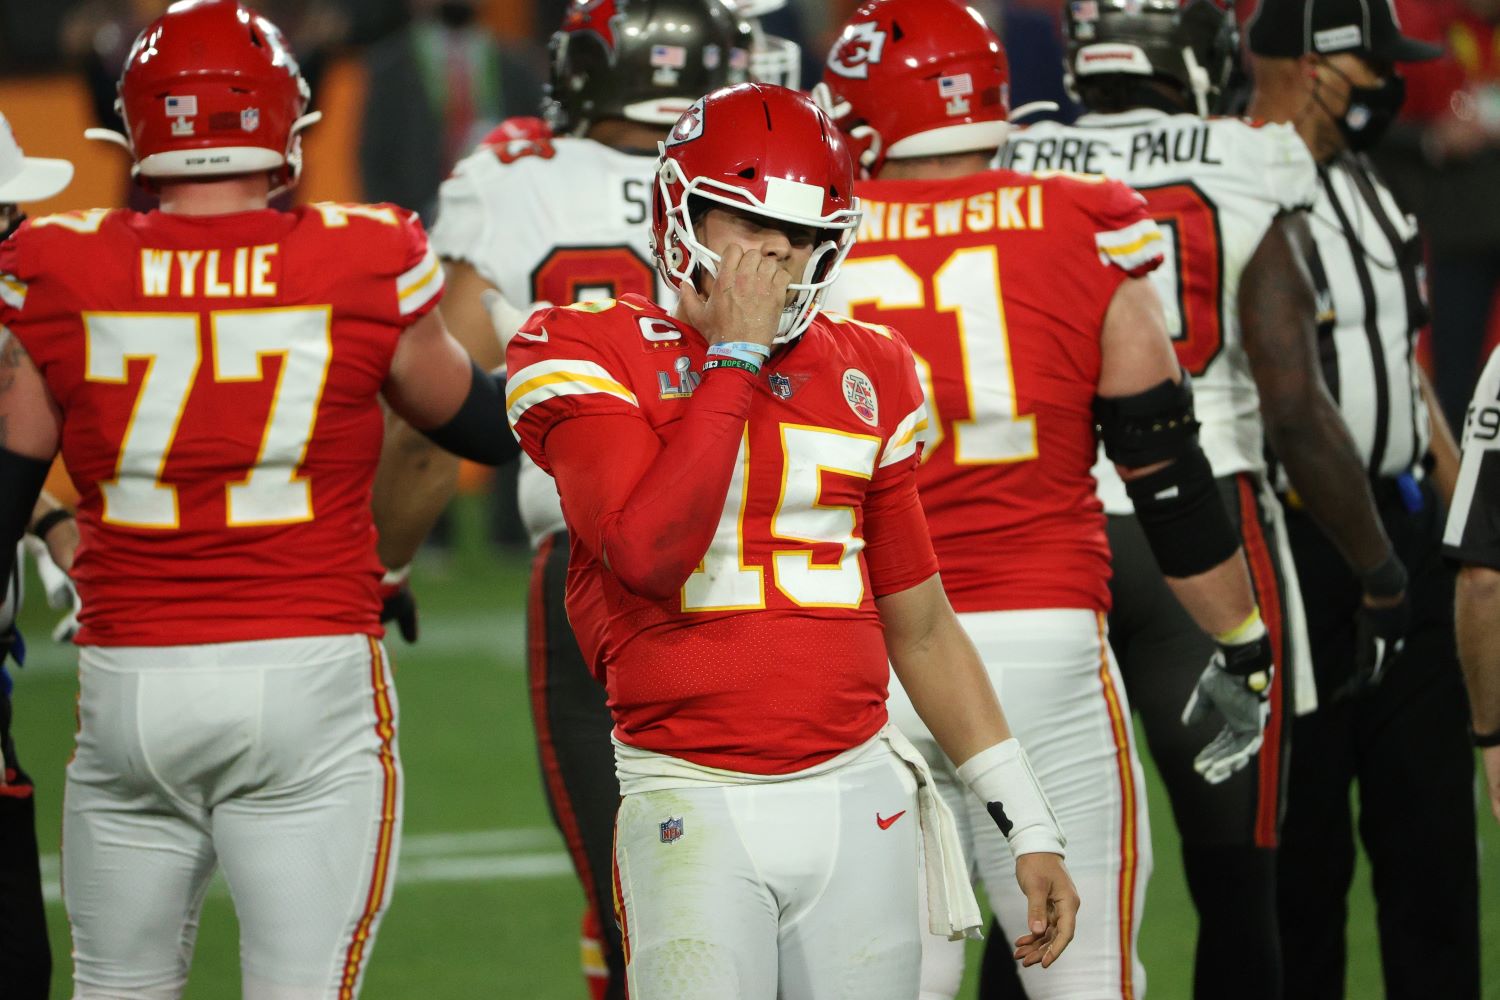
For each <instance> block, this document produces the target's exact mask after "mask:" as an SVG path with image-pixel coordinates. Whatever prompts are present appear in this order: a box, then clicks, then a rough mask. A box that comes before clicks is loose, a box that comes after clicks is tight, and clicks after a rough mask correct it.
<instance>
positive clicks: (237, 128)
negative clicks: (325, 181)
mask: <svg viewBox="0 0 1500 1000" xmlns="http://www.w3.org/2000/svg"><path fill="white" fill-rule="evenodd" d="M310 98H311V93H310V91H309V90H308V87H307V81H306V80H304V79H303V78H302V72H301V70H300V69H298V67H297V60H296V59H295V58H293V56H292V52H291V49H290V48H289V47H288V46H287V42H286V39H285V38H284V37H283V36H282V34H281V30H280V29H279V28H277V27H276V25H274V24H272V23H271V22H270V21H268V20H266V19H265V18H263V17H261V16H260V15H259V14H257V13H256V12H255V11H253V10H251V9H250V8H248V7H245V6H243V5H241V4H239V3H238V2H236V0H178V2H177V3H174V4H172V5H171V6H170V7H168V8H167V10H166V13H164V14H162V16H161V17H159V18H157V19H156V20H155V21H154V22H152V23H151V24H150V25H149V26H148V27H147V28H146V29H145V30H144V31H142V32H141V33H140V35H139V37H137V38H136V40H135V45H134V46H132V47H131V49H130V55H129V57H128V58H127V59H126V60H125V70H124V72H123V73H122V74H121V76H120V86H119V98H118V100H116V101H115V108H116V110H118V111H119V113H120V117H122V118H123V119H124V120H125V128H126V131H127V132H128V133H129V135H128V137H127V136H121V135H119V134H118V133H115V132H109V131H107V130H103V129H90V130H89V132H88V134H89V135H90V137H91V138H103V139H110V140H112V141H115V142H119V143H120V144H122V145H124V146H125V147H126V148H127V149H129V150H130V153H131V155H132V156H133V157H134V158H135V167H134V171H133V172H134V173H135V174H136V175H137V176H139V177H146V178H162V177H211V176H216V175H223V174H244V173H254V172H257V171H261V170H268V171H274V172H275V186H276V187H277V188H283V187H289V186H291V185H292V184H294V183H296V180H297V175H298V174H299V173H300V171H301V167H302V144H301V140H300V139H299V138H298V133H299V132H301V131H302V129H304V128H306V127H307V126H309V125H311V124H312V123H313V122H315V121H317V120H318V118H320V117H321V115H320V114H318V113H317V112H314V113H312V114H307V113H306V111H307V103H308V100H309V99H310Z"/></svg>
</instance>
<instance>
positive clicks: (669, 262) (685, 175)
mask: <svg viewBox="0 0 1500 1000" xmlns="http://www.w3.org/2000/svg"><path fill="white" fill-rule="evenodd" d="M699 199H706V200H708V201H712V202H718V203H719V204H721V205H728V206H730V207H732V208H740V209H749V210H750V211H751V212H752V213H754V214H755V215H760V216H764V217H766V218H770V219H778V220H780V221H783V222H793V223H797V224H798V225H804V226H811V227H813V228H814V229H817V230H818V231H819V232H820V234H821V237H822V238H821V239H820V241H819V243H818V245H817V247H816V248H814V250H813V254H812V257H811V258H809V259H808V262H807V268H806V270H804V271H803V274H802V280H801V281H795V282H793V283H792V284H791V285H790V286H789V289H790V290H791V291H792V292H794V293H795V297H794V299H793V302H792V304H791V305H789V306H787V307H786V308H785V309H783V310H782V313H781V321H780V323H779V325H778V327H777V331H776V337H775V341H774V342H775V343H778V344H784V343H786V342H787V341H789V340H792V339H793V338H795V337H797V336H800V335H801V333H802V331H803V330H805V329H807V325H808V324H809V323H811V322H812V319H813V315H814V314H815V313H816V312H817V309H818V302H819V301H820V300H821V299H822V298H823V295H824V293H825V292H826V291H827V289H828V287H829V286H830V285H832V284H833V281H834V279H835V278H837V277H838V273H839V266H840V265H841V264H842V263H843V261H844V257H845V256H846V255H847V254H848V253H849V248H850V247H851V246H853V245H854V230H855V227H857V226H858V225H859V217H860V211H859V199H857V198H855V197H854V164H853V162H852V161H851V159H850V157H849V147H848V146H847V145H845V143H844V140H843V137H842V136H841V135H840V134H839V130H838V129H837V128H836V127H835V126H834V124H833V122H831V121H829V120H828V116H826V115H825V114H823V112H822V111H820V110H818V108H817V106H816V105H815V104H813V102H812V101H811V100H809V99H808V98H807V97H806V96H805V95H803V94H799V93H797V92H796V91H794V90H788V89H786V88H785V87H777V86H774V85H772V84H766V83H741V84H737V85H735V86H733V87H725V88H723V89H721V90H716V91H714V92H713V93H711V94H709V95H708V96H707V97H704V98H701V99H700V100H698V101H697V103H695V104H694V105H693V106H692V107H691V108H689V109H688V110H687V111H685V112H684V113H683V115H682V117H681V118H679V119H677V124H676V125H674V126H672V131H671V132H670V133H669V134H668V135H667V140H666V142H665V143H663V144H662V146H661V158H660V159H659V160H658V161H657V169H656V191H655V192H654V195H653V197H652V200H651V251H652V254H653V255H654V256H655V258H656V267H657V270H658V271H660V272H661V276H662V278H663V279H664V280H665V281H666V282H667V283H668V284H670V285H672V286H673V287H674V288H675V287H677V286H678V285H679V284H680V283H681V282H683V281H690V280H692V276H693V274H694V273H695V272H696V271H697V269H698V268H700V267H702V268H703V269H704V270H706V271H707V272H708V273H709V274H714V273H715V269H716V268H717V266H718V263H719V255H718V254H716V253H714V252H713V251H711V250H709V249H708V247H706V246H704V245H703V244H702V243H700V242H699V241H698V239H697V236H696V235H695V234H694V232H693V217H692V212H693V211H694V210H695V209H701V208H702V205H701V204H695V202H698V200H699Z"/></svg>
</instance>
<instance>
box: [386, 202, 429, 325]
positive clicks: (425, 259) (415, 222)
mask: <svg viewBox="0 0 1500 1000" xmlns="http://www.w3.org/2000/svg"><path fill="white" fill-rule="evenodd" d="M388 207H389V208H390V209H391V210H392V211H394V212H396V213H397V218H398V219H400V220H401V221H400V225H401V243H400V248H399V261H400V265H399V270H398V271H397V273H396V277H395V281H396V311H397V313H398V314H399V317H400V319H399V323H400V325H402V326H411V325H412V324H413V323H415V322H416V321H417V320H419V319H421V318H422V317H423V316H426V315H427V314H428V313H430V312H432V310H434V309H436V308H437V304H438V302H439V301H441V300H442V297H443V268H442V265H441V264H439V263H438V259H437V254H435V253H433V252H432V247H430V246H428V244H427V231H426V230H425V229H423V228H422V220H421V219H419V218H417V213H415V212H408V211H406V210H404V209H400V208H397V207H396V206H394V205H391V206H388Z"/></svg>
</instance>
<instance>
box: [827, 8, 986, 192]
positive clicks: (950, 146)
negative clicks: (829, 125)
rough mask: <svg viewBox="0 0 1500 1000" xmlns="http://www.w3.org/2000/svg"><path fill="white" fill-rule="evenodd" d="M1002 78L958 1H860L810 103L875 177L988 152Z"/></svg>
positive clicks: (982, 29)
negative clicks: (930, 160)
mask: <svg viewBox="0 0 1500 1000" xmlns="http://www.w3.org/2000/svg"><path fill="white" fill-rule="evenodd" d="M903 25H905V28H903ZM1009 79H1010V70H1009V66H1008V64H1007V62H1006V58H1005V51H1004V49H1003V48H1002V47H1001V45H1000V39H999V36H997V35H996V34H995V33H994V32H993V31H992V30H990V28H989V26H988V25H987V24H986V23H985V21H984V18H983V17H982V16H981V15H980V14H979V12H978V11H976V10H975V9H974V8H973V7H970V6H969V5H968V4H967V3H966V2H964V0H865V2H864V3H863V4H861V5H860V6H859V7H858V8H857V9H856V10H855V11H854V14H853V15H852V16H851V19H850V21H849V22H848V23H847V24H846V25H845V26H844V29H843V32H842V34H841V35H840V36H839V38H838V40H837V41H836V42H835V43H834V45H833V49H832V51H831V52H830V53H829V56H828V60H827V62H826V64H825V68H824V73H823V80H822V82H821V83H820V84H819V85H818V86H817V87H815V88H814V97H815V99H816V100H817V101H818V102H819V103H820V105H821V106H822V107H823V108H824V109H825V110H826V111H827V112H828V113H829V115H830V116H831V117H832V118H833V119H834V121H835V122H836V123H837V124H838V126H839V127H840V128H841V129H843V131H844V133H845V134H846V135H847V136H848V137H849V142H850V144H851V145H852V146H853V153H854V156H855V158H856V160H857V162H858V163H859V165H860V167H861V169H862V171H863V172H864V174H865V175H866V176H875V175H877V174H878V173H879V172H880V170H881V167H882V166H883V165H884V163H885V162H886V160H888V159H893V158H894V159H901V158H904V157H917V156H937V155H944V154H948V153H961V152H985V151H993V150H995V149H998V148H999V147H1000V146H1001V145H1002V144H1003V143H1004V141H1005V136H1006V131H1007V129H1008V128H1009V125H1008V118H1009V114H1010V95H1009V87H1008V84H1009Z"/></svg>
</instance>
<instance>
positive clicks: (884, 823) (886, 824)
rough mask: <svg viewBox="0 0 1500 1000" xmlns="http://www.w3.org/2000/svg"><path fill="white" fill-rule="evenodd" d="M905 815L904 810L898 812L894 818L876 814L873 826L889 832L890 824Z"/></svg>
mask: <svg viewBox="0 0 1500 1000" xmlns="http://www.w3.org/2000/svg"><path fill="white" fill-rule="evenodd" d="M905 815H906V810H905V809H903V810H901V811H900V812H898V813H897V814H896V815H894V816H881V815H880V813H876V814H875V825H876V826H878V827H880V828H881V829H882V830H889V829H890V828H891V824H892V823H894V822H896V820H898V819H900V818H901V817H902V816H905Z"/></svg>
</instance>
